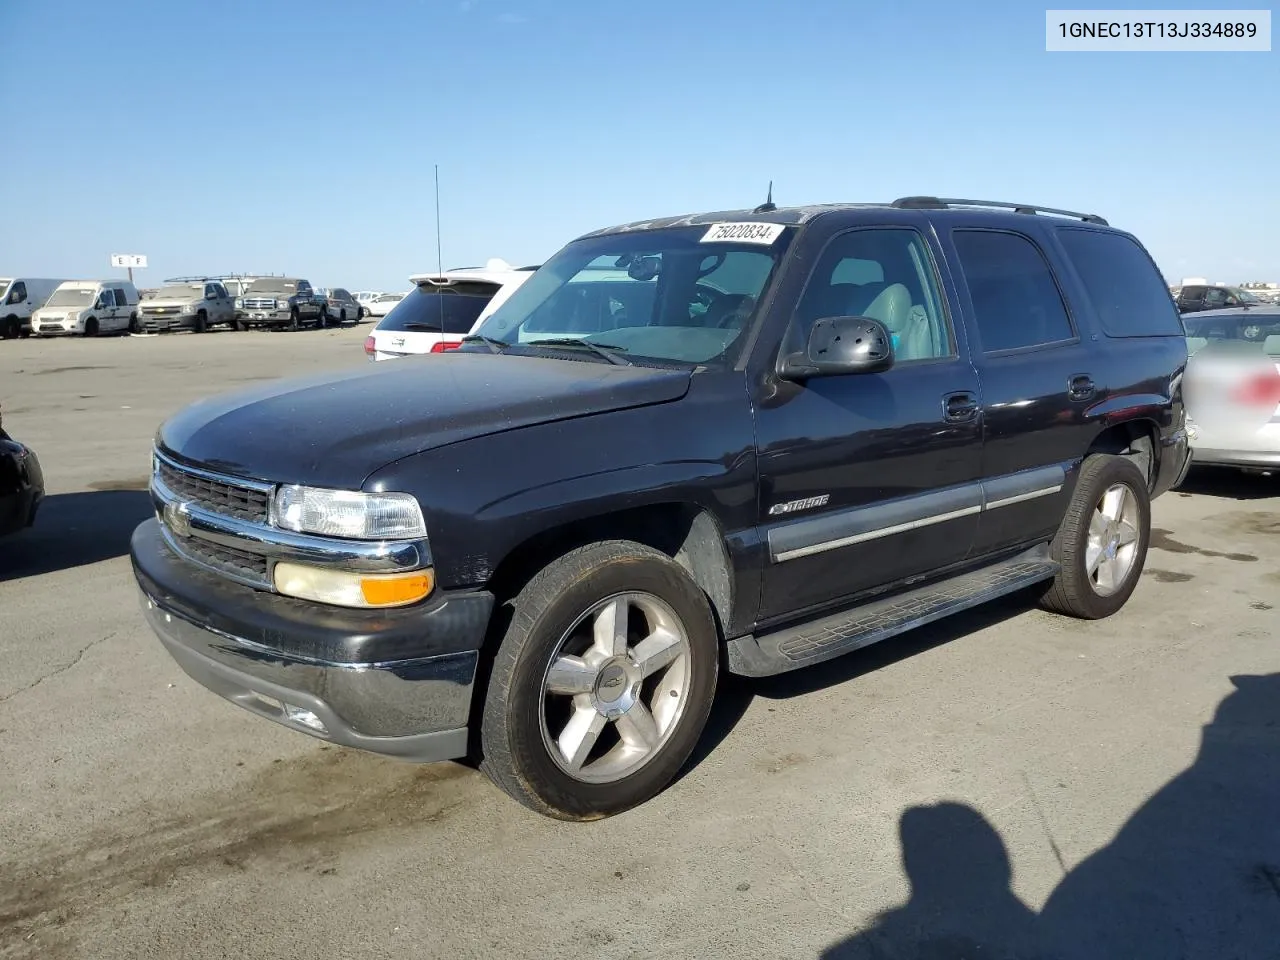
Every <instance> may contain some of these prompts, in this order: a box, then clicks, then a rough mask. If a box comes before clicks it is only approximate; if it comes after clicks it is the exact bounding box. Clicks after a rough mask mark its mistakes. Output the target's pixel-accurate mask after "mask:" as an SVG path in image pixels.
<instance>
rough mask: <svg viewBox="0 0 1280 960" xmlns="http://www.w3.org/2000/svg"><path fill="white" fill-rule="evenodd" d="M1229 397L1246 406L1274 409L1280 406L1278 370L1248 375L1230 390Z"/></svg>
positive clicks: (1279, 377)
mask: <svg viewBox="0 0 1280 960" xmlns="http://www.w3.org/2000/svg"><path fill="white" fill-rule="evenodd" d="M1231 398H1232V399H1233V400H1235V401H1236V402H1237V403H1242V404H1245V405H1246V406H1250V407H1266V408H1267V409H1268V410H1273V409H1275V408H1276V407H1277V406H1280V371H1277V370H1272V371H1271V372H1270V373H1259V374H1255V375H1254V376H1251V377H1249V379H1247V380H1245V381H1244V383H1242V384H1240V386H1238V387H1237V388H1236V389H1235V390H1234V391H1233V392H1232V394H1231Z"/></svg>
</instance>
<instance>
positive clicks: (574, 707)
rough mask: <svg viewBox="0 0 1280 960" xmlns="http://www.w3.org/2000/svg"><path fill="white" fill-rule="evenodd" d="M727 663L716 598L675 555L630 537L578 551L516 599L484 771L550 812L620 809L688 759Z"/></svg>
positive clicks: (579, 816)
mask: <svg viewBox="0 0 1280 960" xmlns="http://www.w3.org/2000/svg"><path fill="white" fill-rule="evenodd" d="M619 611H621V613H619ZM619 616H621V617H622V620H621V621H619V619H618V617H619ZM619 622H621V623H622V629H621V632H619V631H618V630H617V629H614V627H615V626H616V625H617V624H618V623H619ZM553 663H554V664H556V665H557V667H558V668H559V670H560V671H567V672H554V671H552V669H551V668H552V665H553ZM719 663H720V642H719V633H718V631H717V629H716V625H715V621H714V620H713V618H712V615H711V608H710V606H709V604H708V603H707V599H706V597H705V596H704V595H703V593H702V591H701V590H700V589H699V588H698V586H697V584H695V583H694V582H693V581H692V580H691V579H690V578H689V576H688V574H686V573H685V571H684V570H683V568H681V567H680V566H679V565H678V564H676V563H675V562H674V561H673V560H671V558H670V557H668V556H666V555H665V554H663V553H659V552H658V551H657V550H654V549H652V548H650V547H646V546H643V545H641V544H638V543H633V542H631V541H626V540H612V541H606V542H603V543H595V544H591V545H589V546H585V547H580V548H579V549H577V550H573V551H571V552H570V553H567V554H565V555H564V556H563V557H560V558H559V559H558V560H555V561H553V562H551V563H550V564H548V565H547V566H546V567H544V568H543V569H542V570H541V571H540V572H539V573H538V574H537V575H536V576H535V577H534V578H533V579H532V580H531V581H529V583H528V584H527V585H526V586H525V587H524V589H522V590H521V591H520V593H519V594H518V595H517V596H516V597H515V599H514V601H512V611H511V619H510V626H509V627H508V628H507V631H506V635H505V637H504V638H503V640H502V643H501V646H500V647H499V649H498V652H497V655H496V658H495V661H494V664H493V670H492V673H491V676H490V679H489V685H488V689H487V691H486V694H485V703H484V715H483V719H482V721H481V730H480V735H481V748H482V752H483V759H482V761H481V769H482V770H483V771H484V772H485V773H486V774H487V775H488V776H489V778H490V779H491V780H493V782H494V783H495V784H497V785H498V786H499V787H500V788H501V789H502V790H504V791H505V792H506V793H508V794H509V795H510V796H512V797H513V798H514V799H516V800H518V801H519V802H520V803H522V804H524V805H525V806H527V807H530V808H531V809H533V810H536V811H538V812H539V813H542V814H545V815H547V816H551V817H555V818H557V819H561V820H597V819H600V818H603V817H607V816H611V815H613V814H616V813H621V812H622V811H624V810H627V809H629V808H631V807H634V806H636V805H638V804H640V803H643V802H644V801H646V800H648V799H650V798H651V797H653V796H654V795H656V794H657V793H659V792H660V791H661V790H662V789H664V788H665V787H666V786H667V785H668V784H670V782H671V781H672V779H673V778H674V777H675V776H676V774H677V773H679V771H680V768H681V767H682V766H683V765H684V764H685V762H686V761H687V760H688V759H689V755H690V754H691V753H692V752H693V749H694V747H695V745H696V744H697V742H698V738H699V737H700V736H701V734H702V730H703V727H704V726H705V725H706V722H707V717H708V715H709V714H710V712H711V703H712V699H713V697H714V695H715V689H716V679H717V676H716V675H717V672H718V670H719ZM556 685H559V687H560V689H555V686H556ZM579 721H581V722H579ZM575 724H576V725H577V726H575ZM575 745H576V746H575ZM565 751H568V754H569V755H566V753H565Z"/></svg>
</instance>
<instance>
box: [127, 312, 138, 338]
mask: <svg viewBox="0 0 1280 960" xmlns="http://www.w3.org/2000/svg"><path fill="white" fill-rule="evenodd" d="M128 332H129V333H130V334H135V333H137V332H138V315H137V314H136V313H133V314H130V315H129V329H128Z"/></svg>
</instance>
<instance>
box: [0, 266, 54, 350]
mask: <svg viewBox="0 0 1280 960" xmlns="http://www.w3.org/2000/svg"><path fill="white" fill-rule="evenodd" d="M60 283H63V281H62V280H48V279H38V278H34V277H0V336H3V337H4V339H6V340H12V339H14V338H15V337H29V336H30V335H31V314H33V313H34V312H35V311H37V310H39V309H40V308H41V307H43V306H44V304H45V301H46V300H48V299H49V296H50V295H51V294H52V293H53V291H55V290H57V289H58V285H59V284H60Z"/></svg>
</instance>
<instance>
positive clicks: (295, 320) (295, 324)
mask: <svg viewBox="0 0 1280 960" xmlns="http://www.w3.org/2000/svg"><path fill="white" fill-rule="evenodd" d="M289 329H290V330H300V329H302V318H301V317H299V316H298V310H297V308H296V307H295V308H294V309H293V310H290V311H289Z"/></svg>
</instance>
